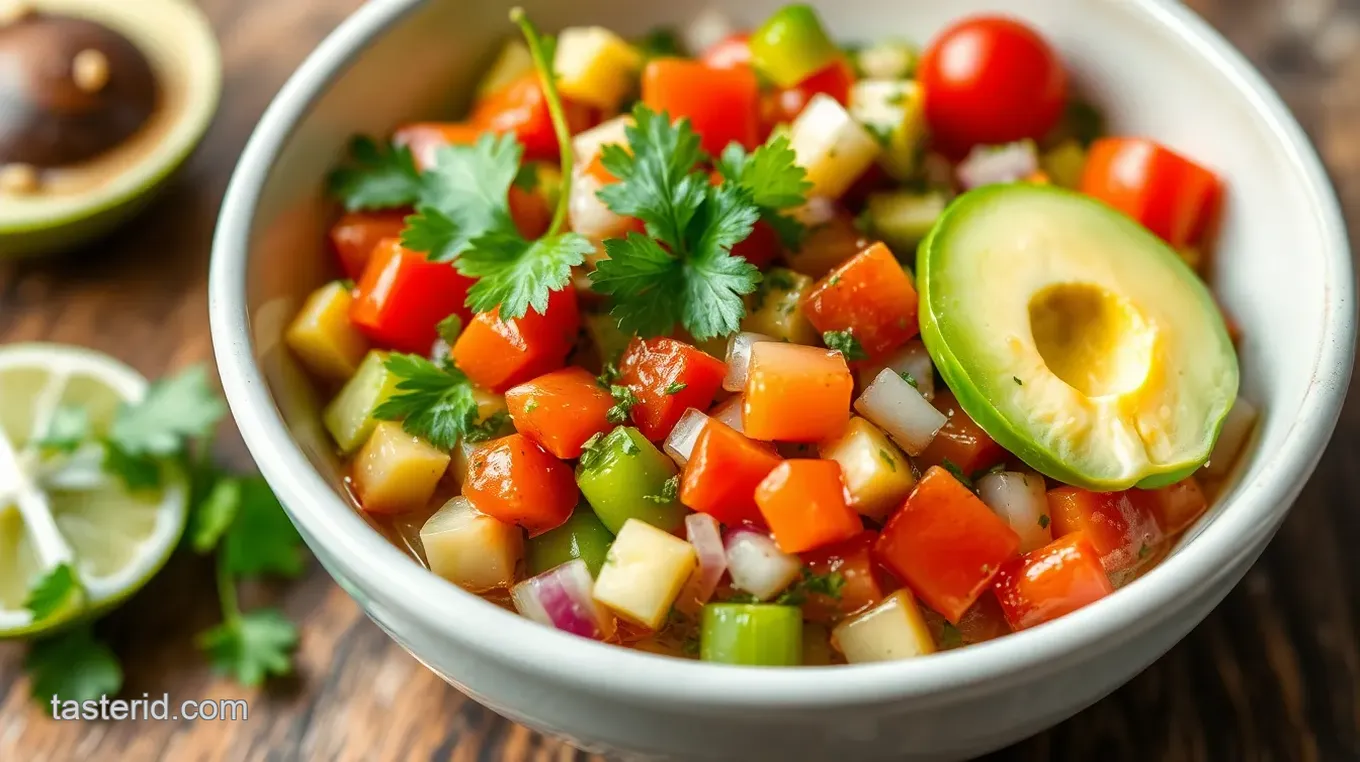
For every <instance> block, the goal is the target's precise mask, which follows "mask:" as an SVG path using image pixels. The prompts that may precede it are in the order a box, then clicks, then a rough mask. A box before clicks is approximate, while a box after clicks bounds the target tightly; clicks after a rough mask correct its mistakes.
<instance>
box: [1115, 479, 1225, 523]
mask: <svg viewBox="0 0 1360 762" xmlns="http://www.w3.org/2000/svg"><path fill="white" fill-rule="evenodd" d="M1129 497H1130V498H1131V499H1132V500H1133V501H1134V502H1135V503H1139V504H1141V505H1142V506H1143V508H1144V509H1145V510H1146V511H1148V512H1149V513H1150V514H1152V519H1153V520H1154V521H1156V522H1157V526H1158V527H1160V528H1161V530H1162V533H1163V534H1164V535H1166V536H1168V537H1170V536H1172V535H1177V534H1180V533H1181V532H1183V531H1185V530H1186V529H1188V528H1189V527H1190V525H1191V524H1193V523H1195V520H1196V519H1198V518H1199V517H1200V516H1202V515H1204V511H1206V510H1207V509H1208V508H1209V500H1208V498H1206V497H1205V496H1204V490H1202V489H1200V486H1199V481H1198V480H1196V479H1195V477H1193V476H1189V477H1186V478H1185V479H1182V480H1181V481H1178V482H1176V483H1175V484H1168V485H1167V486H1165V487H1160V488H1158V489H1151V490H1141V489H1131V490H1129Z"/></svg>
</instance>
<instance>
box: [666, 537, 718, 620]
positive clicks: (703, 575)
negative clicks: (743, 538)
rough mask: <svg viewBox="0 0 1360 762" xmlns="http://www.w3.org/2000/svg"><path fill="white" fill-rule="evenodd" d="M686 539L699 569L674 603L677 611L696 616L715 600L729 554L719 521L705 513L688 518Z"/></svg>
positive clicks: (695, 570) (696, 569)
mask: <svg viewBox="0 0 1360 762" xmlns="http://www.w3.org/2000/svg"><path fill="white" fill-rule="evenodd" d="M685 538H686V539H688V540H689V544H690V545H693V546H694V552H695V554H696V555H697V556H698V557H699V565H698V566H696V567H695V568H694V573H693V574H691V575H690V577H689V581H688V582H686V583H685V587H684V589H682V590H681V591H680V597H679V598H676V599H675V608H677V609H679V610H680V611H681V612H682V613H685V614H690V615H694V614H697V613H699V610H700V609H702V608H703V606H704V604H705V603H708V599H709V598H712V597H713V591H714V590H715V589H717V587H718V581H719V580H721V579H722V575H723V574H724V573H725V572H726V571H727V552H726V550H724V548H723V541H722V535H721V533H720V532H719V527H718V521H717V519H714V518H713V517H712V516H709V515H708V514H706V513H691V514H690V515H688V516H686V517H685Z"/></svg>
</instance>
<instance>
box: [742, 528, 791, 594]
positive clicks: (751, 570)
mask: <svg viewBox="0 0 1360 762" xmlns="http://www.w3.org/2000/svg"><path fill="white" fill-rule="evenodd" d="M723 546H724V548H725V549H726V553H727V571H728V573H729V574H731V575H732V586H733V587H735V588H737V589H738V590H745V591H746V592H748V593H750V594H751V595H754V596H755V597H756V599H758V600H762V601H768V600H770V599H771V598H773V597H775V596H776V595H778V594H779V593H780V592H782V591H783V590H784V588H786V587H788V586H789V585H791V584H793V581H794V580H795V579H797V578H798V573H799V572H800V571H801V570H802V568H803V562H802V561H801V560H799V558H798V556H795V555H790V554H788V553H785V552H784V551H782V550H780V549H779V546H778V545H776V544H775V542H774V538H772V537H770V536H769V535H768V534H766V533H764V532H762V531H760V530H759V529H755V528H754V527H750V526H739V527H733V528H732V529H729V530H727V535H726V536H725V537H724V538H723Z"/></svg>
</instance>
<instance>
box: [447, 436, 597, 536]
mask: <svg viewBox="0 0 1360 762" xmlns="http://www.w3.org/2000/svg"><path fill="white" fill-rule="evenodd" d="M463 496H464V497H466V498H467V499H468V501H469V502H470V503H472V507H474V508H476V509H477V510H479V511H481V512H482V513H485V514H486V515H488V516H492V517H495V518H498V519H500V520H501V521H504V522H506V523H507V524H518V525H519V526H522V527H524V528H525V529H526V530H528V532H529V536H530V537H533V536H535V535H540V534H543V533H544V532H546V531H548V530H549V529H556V528H557V527H559V526H561V525H562V524H563V523H565V522H566V520H567V519H568V518H570V517H571V512H572V509H573V508H575V507H576V502H577V497H578V492H577V490H576V476H575V475H574V474H573V473H572V470H571V466H568V465H567V464H566V463H563V462H562V461H560V460H558V459H557V458H554V457H553V456H552V455H551V454H549V453H548V451H547V450H544V449H543V448H542V447H539V446H538V443H537V442H534V441H533V440H532V439H529V438H528V437H526V436H524V435H523V434H511V435H510V436H508V437H501V438H500V439H497V440H494V441H491V442H487V443H486V444H485V445H483V446H482V447H479V448H477V450H476V451H475V452H473V454H472V457H471V459H470V460H469V461H468V472H467V478H466V479H464V481H463Z"/></svg>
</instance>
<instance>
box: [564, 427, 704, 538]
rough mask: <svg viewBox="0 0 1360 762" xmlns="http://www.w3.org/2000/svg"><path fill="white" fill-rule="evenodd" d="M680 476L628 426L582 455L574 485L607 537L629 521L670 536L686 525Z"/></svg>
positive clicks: (673, 465) (670, 463)
mask: <svg viewBox="0 0 1360 762" xmlns="http://www.w3.org/2000/svg"><path fill="white" fill-rule="evenodd" d="M679 482H680V471H679V469H677V468H676V467H675V463H674V462H672V461H671V459H670V458H667V457H666V456H665V455H663V454H662V453H661V451H660V450H658V449H657V448H656V445H654V444H652V443H651V442H649V441H648V440H647V438H646V437H644V436H642V432H640V431H638V430H637V429H635V428H633V427H631V426H620V427H618V428H616V429H614V430H613V431H611V432H610V433H609V434H608V435H606V436H605V437H604V439H602V440H600V441H599V442H598V443H596V444H595V445H594V446H593V447H591V448H590V449H589V450H588V451H587V452H586V453H585V454H584V455H582V456H581V462H580V464H579V465H578V466H577V468H576V484H577V486H579V487H580V488H581V494H583V495H585V496H586V500H588V501H589V502H590V507H591V508H593V509H594V510H595V515H596V516H598V517H599V518H600V521H601V522H603V523H604V525H605V526H606V527H608V528H609V530H610V531H611V532H615V533H617V532H619V531H620V530H622V528H623V526H624V524H625V523H626V522H628V521H630V520H637V521H643V522H646V523H648V524H651V525H652V526H655V527H659V528H660V529H662V530H663V531H666V532H673V531H675V530H676V529H679V528H680V525H681V523H683V522H684V520H685V513H686V511H685V507H684V506H683V505H681V504H680V498H679V496H678V490H679Z"/></svg>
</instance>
